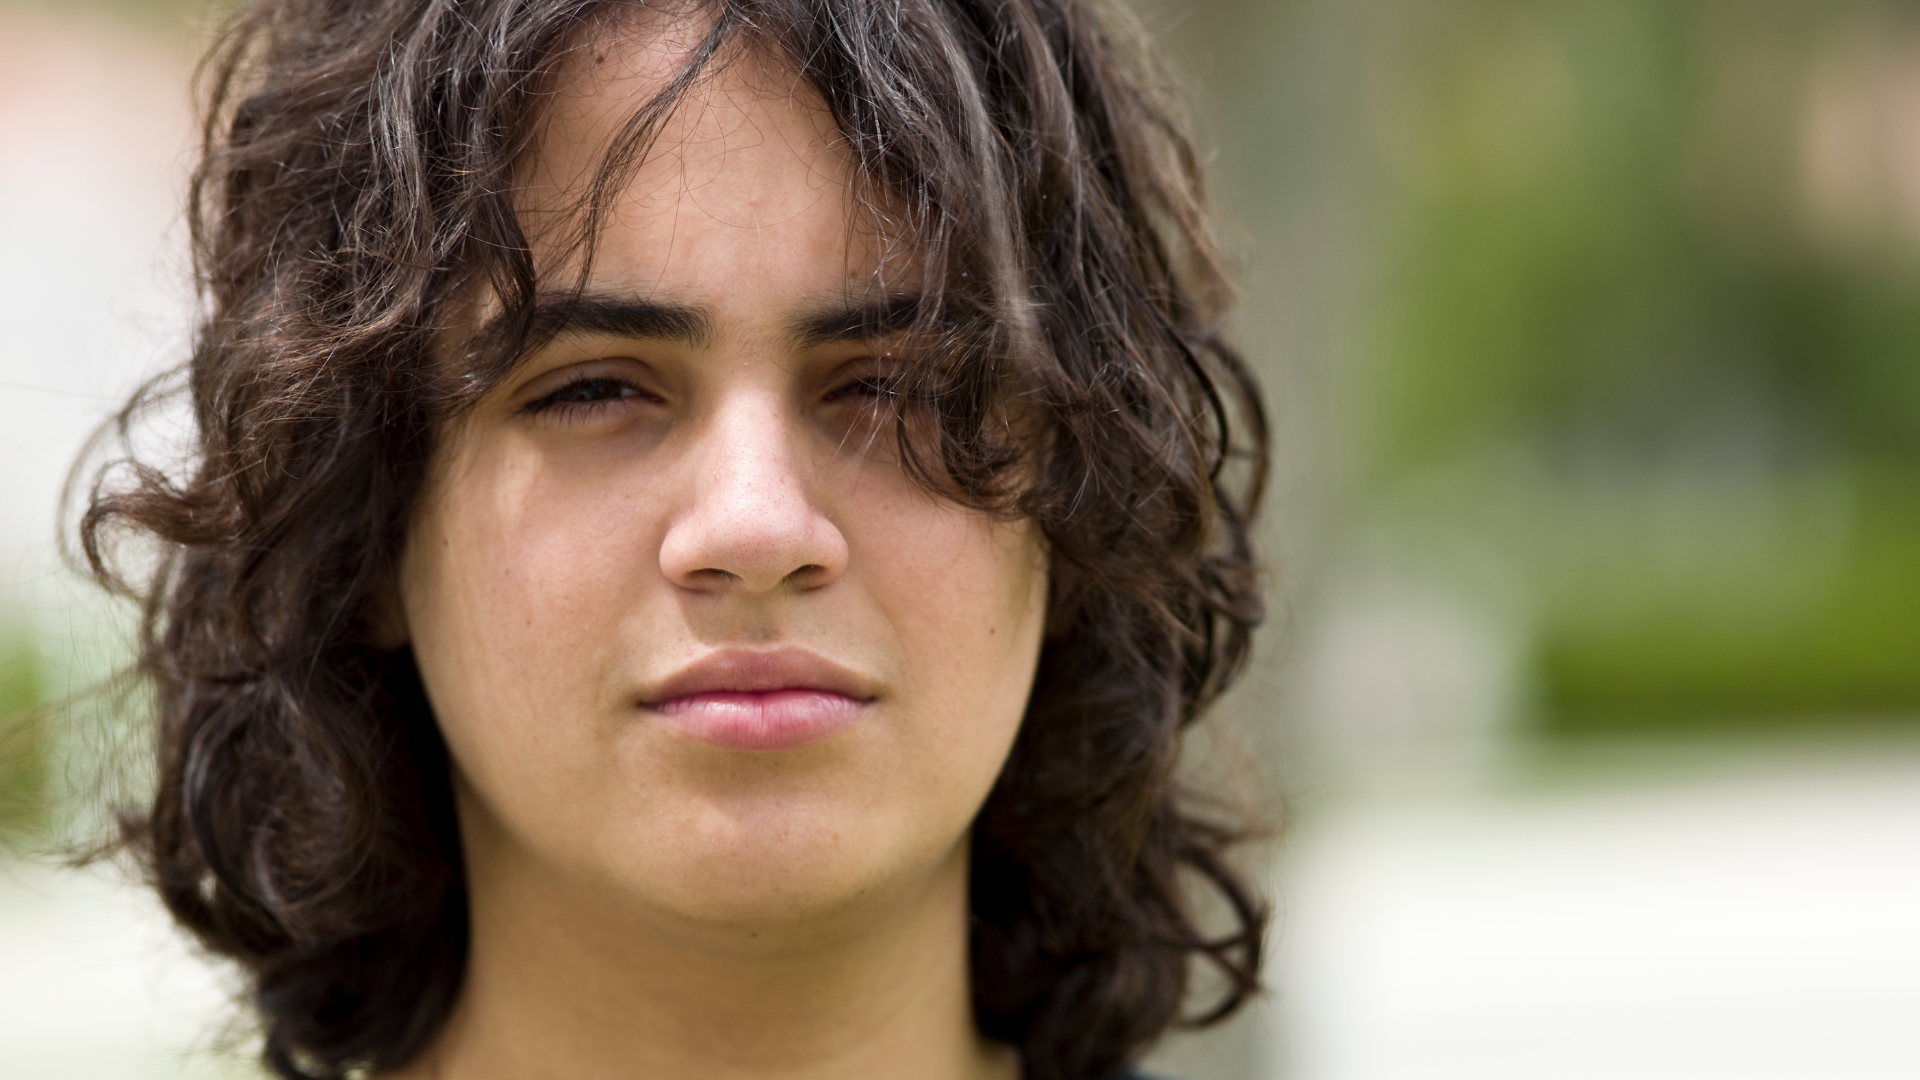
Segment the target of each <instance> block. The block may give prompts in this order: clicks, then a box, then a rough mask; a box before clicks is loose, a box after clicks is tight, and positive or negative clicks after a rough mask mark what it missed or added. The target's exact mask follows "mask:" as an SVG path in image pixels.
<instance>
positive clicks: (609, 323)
mask: <svg viewBox="0 0 1920 1080" xmlns="http://www.w3.org/2000/svg"><path fill="white" fill-rule="evenodd" d="M926 304H927V299H926V297H925V296H923V295H921V294H919V293H912V294H902V295H898V296H890V297H886V298H884V299H881V300H877V301H874V302H872V303H866V304H856V305H852V306H839V307H822V308H818V309H815V310H813V311H809V312H806V313H803V314H802V315H800V316H799V317H798V318H796V319H794V320H793V321H792V322H791V323H789V324H788V333H789V335H790V336H791V337H792V338H793V341H794V343H795V344H796V345H798V346H799V347H800V348H803V349H810V348H813V347H815V346H819V345H825V344H829V343H832V342H839V341H866V340H871V339H873V338H879V337H885V336H887V335H889V334H898V333H902V332H904V331H906V330H909V329H912V328H913V326H914V325H915V324H916V323H918V322H919V321H920V319H921V317H922V314H923V312H924V311H925V308H926ZM714 328H715V319H714V314H713V309H711V308H709V307H705V306H702V305H696V304H674V303H666V302H662V301H658V300H647V299H644V298H642V297H638V296H610V295H605V294H595V293H588V294H585V295H582V296H560V297H553V298H550V299H540V300H536V301H535V302H534V305H533V313H532V317H531V320H530V324H529V330H530V332H531V334H530V336H531V337H532V338H533V339H534V340H535V341H549V340H552V339H553V338H556V337H559V336H562V335H565V334H608V335H612V336H615V337H624V338H644V339H650V340H654V341H671V342H677V343H679V344H683V345H687V346H690V347H692V348H696V349H697V348H703V347H705V346H707V345H709V344H711V343H712V341H713V337H714ZM504 330H505V327H504V326H503V325H500V324H499V322H498V320H496V322H495V324H494V325H493V326H490V327H489V328H488V331H489V332H490V333H494V334H498V333H501V332H503V331H504Z"/></svg>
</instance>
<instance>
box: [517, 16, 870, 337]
mask: <svg viewBox="0 0 1920 1080" xmlns="http://www.w3.org/2000/svg"><path fill="white" fill-rule="evenodd" d="M707 28H708V24H707V23H706V22H705V21H704V20H702V19H699V18H696V17H674V18H668V17H665V16H660V15H657V14H656V15H651V16H648V17H645V18H642V19H635V20H629V21H623V22H621V23H619V24H616V25H614V26H612V27H609V28H606V29H604V30H602V31H601V32H600V33H599V34H598V35H597V36H595V37H594V38H592V39H590V40H588V41H587V42H585V43H583V44H581V45H579V46H577V47H576V48H575V49H574V50H573V52H572V55H571V56H570V57H569V59H568V62H567V64H566V66H565V67H564V68H563V69H562V74H561V78H560V80H559V84H558V87H557V89H556V92H555V94H554V97H553V100H552V103H551V106H550V110H549V112H548V114H547V117H546V119H545V121H544V123H543V125H542V127H541V130H540V132H539V133H538V137H537V139H536V141H535V144H534V146H533V147H532V148H531V150H530V152H529V154H528V155H527V157H526V158H525V160H524V162H523V164H522V167H521V169H520V187H519V190H518V193H517V204H518V207H519V211H520V214H521V217H522V220H523V223H524V224H525V225H526V227H527V231H528V234H529V238H530V240H531V241H532V244H533V247H534V251H535V256H536V264H537V266H538V268H539V270H540V271H541V273H542V276H543V277H545V276H547V275H552V274H557V273H561V272H564V271H565V270H566V269H568V268H569V264H570V263H573V262H574V261H575V260H576V259H577V251H576V250H575V249H574V248H573V247H572V244H573V243H574V242H575V241H576V240H577V239H578V230H579V227H580V225H581V223H582V222H583V221H584V220H585V218H584V216H583V214H582V209H583V207H584V206H585V205H587V201H588V199H589V198H590V197H592V198H595V199H597V200H599V203H600V209H601V213H602V215H603V216H602V218H601V220H600V226H601V227H600V232H599V233H598V235H597V237H596V238H595V240H594V242H593V246H592V250H593V264H592V274H591V278H590V280H589V281H588V283H587V284H588V286H589V288H590V289H592V290H594V291H600V292H605V291H609V290H612V291H620V292H629V293H634V294H638V295H643V296H647V297H649V298H664V299H671V300H675V301H679V302H685V303H696V304H702V305H705V306H710V307H715V308H716V309H721V308H724V307H726V306H728V305H727V304H725V303H724V302H725V301H748V300H754V299H761V300H765V299H770V298H773V297H776V296H779V295H786V296H790V297H793V296H795V294H796V293H798V294H804V296H805V298H807V299H812V300H819V299H824V298H825V294H833V293H837V294H843V295H844V294H845V293H847V292H849V291H853V292H861V293H865V292H871V291H873V289H874V287H875V285H876V281H877V279H879V278H882V277H885V276H893V275H886V274H883V273H882V271H883V269H884V268H885V267H886V265H887V264H889V263H891V262H897V261H899V260H898V259H897V258H894V257H892V256H891V255H890V249H891V248H892V247H893V245H888V244H884V243H881V242H880V241H879V238H878V236H877V232H876V230H875V229H873V228H871V227H868V226H867V224H866V223H867V222H869V221H871V220H872V217H871V216H870V215H865V214H856V213H855V212H854V208H855V203H856V192H855V185H854V176H855V165H854V161H853V158H852V155H851V154H850V153H849V152H848V150H847V147H846V143H845V140H844V139H843V138H842V137H841V134H840V132H839V130H838V128H837V127H836V126H835V124H834V121H833V118H832V115H831V113H830V111H829V110H828V108H827V106H826V103H825V101H824V100H823V99H822V97H821V95H820V94H819V92H818V91H817V90H816V89H815V88H814V87H813V86H812V85H811V84H810V83H809V82H808V81H807V80H806V79H805V78H804V77H803V76H802V75H801V74H800V73H799V71H798V70H797V69H796V68H795V67H794V66H793V65H792V64H791V63H789V62H788V61H787V60H786V58H784V57H783V56H781V55H780V54H779V53H777V52H775V51H772V50H770V49H765V48H758V47H755V46H753V45H751V44H743V43H738V42H736V43H731V44H729V46H727V47H726V48H724V49H723V50H722V52H721V53H720V54H719V55H717V56H716V57H714V59H713V60H712V61H710V62H709V64H708V65H707V66H706V67H705V68H704V69H703V70H701V71H700V72H699V74H698V76H697V77H696V78H695V79H693V80H692V81H691V83H690V84H689V85H687V86H685V88H684V90H683V92H682V93H680V94H679V95H678V97H677V98H676V99H674V100H673V101H672V103H671V104H670V105H669V106H668V107H667V108H666V109H665V110H664V111H659V109H658V104H657V103H658V102H660V101H661V98H662V95H663V94H664V93H666V92H667V91H669V90H670V89H671V88H672V87H673V84H674V82H675V80H676V79H677V78H679V77H681V76H682V74H683V73H684V72H685V71H687V70H688V67H689V65H690V64H691V63H693V62H694V60H695V57H696V51H697V48H698V46H699V44H700V42H701V39H702V38H703V36H704V35H705V33H706V31H707ZM641 125H645V126H644V127H642V126H641ZM636 131H643V132H644V136H643V137H641V138H639V139H638V140H634V139H633V135H634V133H635V132H636ZM623 140H627V141H628V143H629V144H630V145H632V146H634V147H635V148H636V149H637V150H638V151H639V154H638V160H637V162H635V161H629V162H628V163H627V164H626V167H625V168H620V167H619V166H620V164H621V156H620V154H619V152H618V151H619V149H620V148H621V147H622V144H623ZM610 155H611V157H610ZM610 161H612V162H613V163H614V166H615V167H614V169H613V171H612V172H611V173H609V174H608V175H610V176H611V177H612V178H613V180H614V182H613V183H612V184H611V185H610V186H608V187H604V188H602V189H600V191H598V192H595V191H594V189H593V185H594V184H595V182H596V180H597V179H598V178H599V177H600V176H601V174H602V171H603V170H604V169H606V168H607V167H608V163H609V162H610ZM894 284H895V287H897V286H898V285H899V283H898V282H895V283H894ZM882 287H884V286H882ZM663 294H664V295H663ZM796 298H797V297H796ZM733 306H739V305H738V304H735V305H733ZM722 314H723V315H724V311H723V312H722Z"/></svg>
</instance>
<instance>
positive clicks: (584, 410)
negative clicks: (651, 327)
mask: <svg viewBox="0 0 1920 1080" xmlns="http://www.w3.org/2000/svg"><path fill="white" fill-rule="evenodd" d="M594 391H599V392H601V393H602V394H604V395H605V396H600V397H594V398H590V399H587V400H578V399H576V400H572V401H568V400H564V399H565V398H566V397H567V395H569V394H584V393H589V392H594ZM651 396H652V395H651V394H648V393H647V392H646V391H644V390H641V389H640V388H639V387H637V386H635V385H633V384H632V383H630V382H627V381H626V380H625V379H615V378H610V377H608V376H605V375H591V376H586V377H583V378H578V379H574V380H572V381H571V382H569V383H567V384H566V385H565V386H562V387H560V388H559V389H558V390H555V391H553V392H552V393H550V394H547V395H546V396H544V397H539V398H535V399H534V400H532V401H529V402H527V403H526V404H525V405H522V406H520V412H521V413H523V414H525V415H527V416H538V415H540V414H542V413H554V414H556V415H558V416H560V417H561V418H563V419H572V418H575V417H580V416H583V415H585V414H591V413H594V412H598V411H599V410H601V409H604V408H606V407H607V406H608V405H610V404H612V403H613V402H616V401H628V400H631V399H633V398H644V397H651Z"/></svg>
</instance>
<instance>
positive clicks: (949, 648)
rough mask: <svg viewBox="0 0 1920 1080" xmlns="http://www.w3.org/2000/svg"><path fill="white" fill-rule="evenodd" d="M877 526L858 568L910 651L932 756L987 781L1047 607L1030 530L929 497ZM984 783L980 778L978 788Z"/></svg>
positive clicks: (1011, 727)
mask: <svg viewBox="0 0 1920 1080" xmlns="http://www.w3.org/2000/svg"><path fill="white" fill-rule="evenodd" d="M919 499H920V502H921V508H920V509H919V510H918V511H917V512H916V513H915V514H913V515H910V516H909V515H903V516H902V517H901V518H899V519H896V521H895V522H893V523H892V527H891V528H888V529H884V530H877V531H876V536H875V537H874V543H875V547H876V548H877V549H878V550H875V551H874V552H873V553H872V557H870V558H868V559H867V560H865V567H866V570H865V576H866V577H867V579H868V581H869V582H870V584H869V588H870V590H871V592H872V594H873V595H874V597H875V599H876V601H877V602H878V603H879V605H880V606H881V607H882V608H883V609H884V610H885V612H886V616H887V622H888V624H889V625H890V626H891V627H892V628H893V630H894V631H895V632H897V633H898V635H899V640H900V645H901V647H902V650H903V652H905V653H906V655H907V656H909V657H910V658H911V659H910V663H909V671H910V679H909V682H908V685H907V686H906V687H905V689H906V690H907V692H908V693H909V695H910V696H911V697H912V699H913V700H915V701H916V702H917V703H918V705H919V707H920V709H921V710H924V716H925V719H926V721H927V725H926V726H927V731H926V734H927V736H928V737H929V738H930V739H932V740H933V741H934V746H933V747H931V748H930V754H931V756H932V757H933V758H934V759H935V760H941V761H943V762H944V763H945V764H947V765H951V766H955V767H959V766H961V765H962V764H963V763H962V762H960V761H955V760H952V759H953V755H954V754H955V753H956V752H959V753H965V754H967V755H968V756H969V758H970V759H971V758H974V757H977V758H978V760H977V761H973V760H969V761H968V762H966V763H964V764H965V766H966V768H968V769H969V770H970V771H972V772H975V773H976V774H979V775H980V776H983V777H984V780H985V781H986V783H988V784H990V783H991V781H992V779H993V776H995V775H997V774H998V772H999V767H1000V762H1001V760H1002V759H1004V757H1005V754H1006V751H1007V749H1008V747H1009V746H1010V745H1011V744H1012V741H1013V738H1014V736H1015V734H1017V732H1018V730H1019V725H1020V722H1021V720H1022V718H1023V716H1024V714H1025V711H1026V703H1027V697H1028V694H1029V692H1030V690H1031V687H1032V683H1033V674H1034V666H1035V664H1036V662H1037V660H1038V657H1039V652H1040V642H1041V636H1042V631H1043V629H1044V624H1045V617H1046V596H1047V574H1046V566H1045V560H1044V557H1043V556H1042V554H1041V553H1040V550H1039V546H1038V544H1037V543H1036V542H1035V540H1034V539H1033V537H1032V535H1031V531H1030V530H1029V529H1028V528H1026V527H1025V526H1023V525H1009V524H1003V523H996V522H993V521H991V520H989V519H986V518H984V517H981V516H979V515H975V514H971V513H965V512H962V511H959V510H957V509H953V508H950V507H945V506H933V505H930V504H929V503H928V502H927V501H926V500H925V499H924V497H919ZM984 792H985V788H984V787H982V788H981V794H982V796H984Z"/></svg>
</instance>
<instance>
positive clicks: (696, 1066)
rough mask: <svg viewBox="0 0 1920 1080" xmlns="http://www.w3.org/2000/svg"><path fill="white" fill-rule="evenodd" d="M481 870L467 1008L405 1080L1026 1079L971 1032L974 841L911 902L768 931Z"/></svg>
mask: <svg viewBox="0 0 1920 1080" xmlns="http://www.w3.org/2000/svg"><path fill="white" fill-rule="evenodd" d="M476 861H481V860H474V861H470V863H469V871H470V874H471V873H472V872H473V871H474V870H476V869H480V868H479V867H476V866H475V865H474V862H476ZM482 873H483V874H484V875H485V876H484V877H482V878H470V880H471V882H472V887H471V896H472V901H471V904H472V937H471V945H470V951H469V959H468V966H467V974H466V979H465V982H464V984H463V986H462V989H461V994H460V998H459V1001H458V1002H457V1004H456V1006H455V1008H454V1011H453V1014H452V1015H451V1016H450V1017H449V1019H448V1023H447V1025H446V1027H445V1028H444V1030H443V1031H442V1033H441V1035H440V1036H439V1037H438V1038H437V1040H436V1041H435V1043H434V1044H433V1045H432V1046H431V1047H430V1048H429V1050H428V1051H427V1053H426V1054H424V1055H423V1056H422V1058H421V1059H420V1060H419V1061H417V1062H415V1063H414V1064H413V1065H411V1066H409V1067H408V1068H407V1069H406V1070H404V1071H403V1072H402V1073H400V1074H396V1078H395V1080H402V1078H404V1080H427V1078H433V1080H532V1078H536V1077H555V1078H559V1077H567V1078H593V1080H602V1078H604V1080H623V1078H626V1077H635V1078H639V1077H645V1078H647V1080H680V1078H687V1080H693V1078H696V1077H697V1078H700V1080H774V1078H778V1080H867V1078H872V1080H882V1078H885V1080H1014V1078H1015V1077H1017V1075H1018V1072H1019V1070H1018V1064H1017V1060H1016V1059H1015V1055H1014V1054H1013V1053H1012V1051H1010V1050H1008V1049H1006V1048H1004V1047H999V1046H996V1045H994V1044H991V1043H988V1042H987V1041H986V1040H984V1039H983V1038H981V1036H980V1035H979V1032H978V1030H977V1029H976V1027H975V1026H974V1021H973V1010H972V1002H971V996H970V993H969V982H968V972H967V852H966V844H965V843H964V841H963V842H962V843H961V844H960V845H959V846H958V847H957V848H956V850H955V851H954V852H953V853H952V854H951V855H950V856H949V857H948V858H947V859H946V860H945V861H944V862H943V863H942V865H941V866H940V867H939V868H938V869H937V870H936V871H935V872H934V873H933V874H932V875H931V876H930V877H929V878H928V879H927V880H926V881H924V882H923V883H921V884H920V885H919V887H917V888H914V889H911V890H909V891H908V895H905V896H903V897H896V898H894V899H893V900H892V901H890V902H888V903H886V904H884V905H869V906H868V907H866V908H865V909H863V910H855V911H845V912H839V913H835V914H833V915H829V916H824V917H821V918H818V919H812V920H801V921H800V922H802V923H804V925H794V924H786V925H782V926H779V927H772V928H767V927H760V928H745V927H711V926H692V925H686V924H684V923H681V924H678V925H676V924H675V921H674V920H670V919H661V918H659V917H657V916H654V915H650V914H648V913H644V912H636V911H632V910H628V909H623V908H622V907H621V906H620V905H619V904H618V903H617V902H608V901H606V900H605V899H604V898H600V897H595V896H593V895H591V890H580V889H569V888H568V887H567V886H566V885H564V884H560V883H557V882H556V880H555V877H554V876H553V875H542V874H532V873H515V872H513V871H512V870H511V869H509V868H504V867H496V868H494V872H491V873H489V872H487V871H485V870H482Z"/></svg>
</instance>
